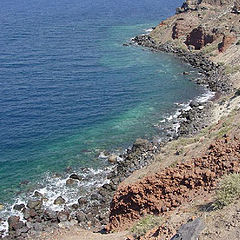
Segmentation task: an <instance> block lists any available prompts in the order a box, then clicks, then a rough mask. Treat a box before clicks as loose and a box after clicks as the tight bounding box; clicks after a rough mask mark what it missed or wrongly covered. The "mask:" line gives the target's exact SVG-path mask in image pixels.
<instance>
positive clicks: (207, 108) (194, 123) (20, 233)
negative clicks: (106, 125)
mask: <svg viewBox="0 0 240 240" xmlns="http://www.w3.org/2000/svg"><path fill="white" fill-rule="evenodd" d="M189 6H190V5H189ZM189 6H188V5H186V6H185V8H183V9H182V10H181V11H184V12H185V11H190V10H191V7H189ZM235 10H236V11H237V10H238V7H235ZM181 11H180V9H179V13H180V12H181ZM175 35H176V37H179V36H178V34H175ZM175 35H174V36H175ZM226 40H227V38H225V41H226ZM130 44H137V45H138V46H142V47H146V48H148V49H150V50H151V51H161V52H166V53H171V54H174V55H176V56H177V57H178V58H180V59H181V60H182V61H184V62H186V63H188V64H190V65H192V66H193V67H195V68H197V69H198V71H199V72H200V73H201V76H200V77H199V78H198V79H195V82H196V83H198V84H201V85H207V86H208V87H209V89H210V90H211V91H214V92H217V93H220V94H223V93H229V92H231V91H232V85H231V84H230V81H229V79H228V77H227V76H226V75H225V74H224V69H223V67H222V66H221V65H220V64H216V63H213V62H212V61H211V60H210V59H209V58H207V57H206V56H205V55H204V54H203V53H201V52H198V53H196V52H193V51H192V50H191V48H189V51H186V50H184V49H182V48H180V47H176V46H175V45H173V44H172V43H171V42H166V43H164V44H157V43H156V42H155V41H154V39H153V38H152V37H151V36H150V35H141V36H136V37H135V38H134V39H133V41H132V42H131V43H130ZM124 45H126V46H127V45H129V44H124ZM190 46H191V45H190ZM185 74H187V73H185ZM212 105H213V104H212V102H211V101H208V102H205V103H199V102H194V101H193V102H191V103H190V107H191V109H190V110H182V112H181V114H180V115H179V116H178V121H179V124H180V127H179V129H178V134H177V135H175V136H169V140H171V139H173V138H177V137H179V136H187V135H193V134H195V133H197V132H198V131H199V130H201V129H202V128H204V127H206V126H207V124H208V123H209V119H210V118H211V109H212ZM225 140H226V139H225ZM226 141H228V140H226ZM166 142H167V141H166ZM166 142H162V143H158V142H153V141H152V142H149V141H148V140H144V139H137V140H136V142H135V143H134V144H133V146H132V148H129V149H128V150H127V152H126V153H123V154H122V155H120V156H114V155H112V156H111V157H110V158H109V162H110V163H111V164H113V168H112V170H111V172H110V173H109V174H108V176H107V178H108V183H106V184H104V185H103V186H101V187H100V188H98V189H96V190H95V191H94V192H91V194H89V196H86V197H81V198H79V199H78V201H77V202H76V203H74V204H72V205H71V206H69V205H67V202H66V200H65V199H64V198H63V197H62V196H58V197H57V198H56V199H55V201H54V204H55V205H60V206H63V208H62V210H60V211H54V210H50V209H46V208H45V207H44V204H43V203H44V201H45V196H44V195H42V194H41V193H39V192H37V191H35V193H34V195H33V196H32V197H30V198H29V200H28V202H27V204H19V205H15V206H14V210H15V211H18V212H19V213H20V215H23V219H24V220H21V218H20V217H19V216H17V215H15V216H11V217H9V218H8V226H9V235H8V236H5V237H1V234H2V236H3V235H4V232H2V233H1V232H0V239H5V240H6V239H8V240H10V239H19V240H20V239H24V238H26V237H27V236H29V235H30V236H33V237H34V236H37V235H38V233H39V232H42V231H51V229H54V228H59V227H60V226H73V225H80V226H81V227H82V228H86V229H91V230H93V231H101V230H102V229H104V227H105V226H106V225H107V224H108V221H109V215H110V214H111V217H110V223H111V224H110V225H109V228H110V229H112V228H115V227H116V226H119V223H120V218H119V216H120V215H121V211H122V206H120V205H118V202H117V201H118V200H119V199H120V195H119V194H120V193H119V194H118V193H117V195H115V196H114V194H115V191H116V190H117V188H118V185H119V184H120V183H121V182H122V181H123V180H124V179H126V178H127V177H128V176H130V175H131V173H132V172H134V171H136V170H138V169H140V168H142V167H145V166H147V165H149V164H150V163H151V162H152V161H153V160H154V157H155V155H156V154H157V153H158V152H160V150H161V147H162V146H163V144H165V143H166ZM219 144H220V143H219ZM220 145H221V144H220ZM118 157H119V158H118ZM197 163H199V164H200V162H199V161H198V162H197ZM211 166H212V165H211ZM177 167H178V169H175V170H177V171H172V170H171V169H167V170H166V171H170V174H168V176H170V175H171V174H172V175H173V174H176V173H177V172H178V171H179V170H181V165H179V166H177ZM223 167H225V165H224V166H223ZM227 167H228V166H226V169H227ZM232 170H233V169H231V171H232ZM198 174H199V173H198ZM198 174H196V175H198ZM204 174H205V173H204ZM172 175H171V176H172ZM196 175H194V176H193V184H195V183H196V181H195V180H196V179H198V178H197V177H198V176H196ZM205 175H206V176H205ZM205 175H204V176H205V178H206V179H207V181H206V184H210V185H206V186H205V185H204V184H205V183H201V184H203V185H201V186H204V187H206V188H209V186H212V185H211V184H213V180H212V179H213V178H212V177H211V176H212V175H211V174H210V175H211V176H210V175H209V174H208V173H206V174H205ZM195 177H196V179H195ZM169 179H171V182H172V181H173V180H174V179H175V180H176V179H181V176H178V178H175V177H174V179H172V178H169ZM76 181H81V177H80V176H78V175H77V174H75V173H73V174H71V175H70V176H69V178H68V180H67V182H66V184H68V185H74V183H75V182H76ZM152 185H153V186H154V185H155V183H153V184H152ZM190 185H191V184H190V183H189V184H188V185H187V186H185V187H187V188H188V189H189V186H190ZM185 190H186V189H185ZM185 190H184V191H185ZM181 191H182V190H181ZM132 192H134V191H132ZM132 192H131V191H129V189H128V191H127V192H124V193H121V194H122V196H121V197H123V198H125V197H126V196H128V194H130V193H132ZM137 194H139V193H137ZM131 197H132V195H131V196H130V199H131ZM112 199H113V202H112ZM169 199H170V200H171V204H170V205H169V206H165V205H166V204H165V205H163V206H162V207H161V209H157V210H158V211H160V212H161V211H162V212H164V211H165V210H166V208H169V207H174V204H175V205H178V203H179V200H176V199H174V202H173V201H172V199H171V196H169ZM165 200H167V199H165ZM165 200H163V201H165ZM147 201H149V199H147ZM111 202H112V204H111V209H114V211H113V210H112V211H111V212H110V209H109V207H110V203H111ZM150 203H151V201H149V202H147V203H145V204H147V205H149V204H150ZM119 204H120V201H119ZM126 204H131V201H129V203H126ZM152 207H154V206H153V205H152ZM127 209H128V210H129V211H131V210H132V208H131V206H130V207H128V208H127ZM148 210H149V212H151V211H152V212H153V211H154V209H151V206H149V209H148ZM129 214H130V215H131V214H132V215H131V218H133V217H134V214H135V213H134V214H133V213H130V212H129ZM115 225H116V226H115Z"/></svg>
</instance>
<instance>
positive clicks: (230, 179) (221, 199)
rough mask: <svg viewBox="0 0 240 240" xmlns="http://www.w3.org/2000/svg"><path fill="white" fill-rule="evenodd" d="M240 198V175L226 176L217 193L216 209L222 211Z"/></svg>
mask: <svg viewBox="0 0 240 240" xmlns="http://www.w3.org/2000/svg"><path fill="white" fill-rule="evenodd" d="M239 197H240V174H237V173H234V174H230V175H227V176H225V177H224V178H223V179H222V180H221V182H220V184H219V188H218V189H217V191H216V201H215V203H214V208H215V209H221V208H223V207H224V206H227V205H229V204H230V203H232V202H233V201H234V200H236V199H237V198H239Z"/></svg>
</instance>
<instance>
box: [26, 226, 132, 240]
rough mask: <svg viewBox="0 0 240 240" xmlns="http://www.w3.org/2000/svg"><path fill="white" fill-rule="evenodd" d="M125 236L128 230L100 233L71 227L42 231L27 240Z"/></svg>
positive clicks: (119, 238)
mask: <svg viewBox="0 0 240 240" xmlns="http://www.w3.org/2000/svg"><path fill="white" fill-rule="evenodd" d="M127 236H129V233H128V232H119V233H113V234H100V233H93V232H90V231H87V230H83V229H80V228H78V227H73V228H71V229H59V230H56V231H54V232H51V233H49V232H46V233H42V234H41V235H39V236H38V237H33V238H29V239H28V240H125V239H126V238H127Z"/></svg>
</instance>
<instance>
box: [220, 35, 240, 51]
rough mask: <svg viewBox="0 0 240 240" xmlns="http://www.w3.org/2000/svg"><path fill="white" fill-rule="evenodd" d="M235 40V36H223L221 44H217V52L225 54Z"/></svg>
mask: <svg viewBox="0 0 240 240" xmlns="http://www.w3.org/2000/svg"><path fill="white" fill-rule="evenodd" d="M236 40H237V37H236V35H235V34H227V35H224V37H223V40H222V42H221V43H220V44H219V48H218V49H219V51H220V52H225V51H226V50H227V49H228V48H229V47H230V46H231V45H232V44H233V43H234V42H236Z"/></svg>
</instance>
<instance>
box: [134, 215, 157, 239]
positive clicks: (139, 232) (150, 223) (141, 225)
mask: <svg viewBox="0 0 240 240" xmlns="http://www.w3.org/2000/svg"><path fill="white" fill-rule="evenodd" d="M161 222H162V218H161V217H158V216H154V215H146V216H145V217H143V218H142V219H141V220H140V221H138V222H137V223H136V224H135V225H134V226H133V227H132V228H131V232H132V233H133V235H134V236H136V237H139V236H143V235H145V234H146V233H147V232H148V231H149V230H151V229H152V228H154V227H155V226H159V225H161Z"/></svg>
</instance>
